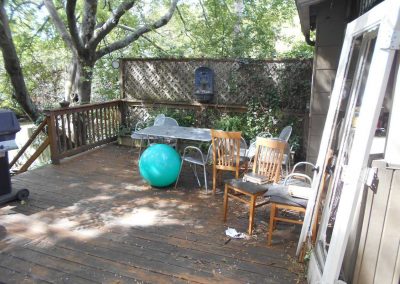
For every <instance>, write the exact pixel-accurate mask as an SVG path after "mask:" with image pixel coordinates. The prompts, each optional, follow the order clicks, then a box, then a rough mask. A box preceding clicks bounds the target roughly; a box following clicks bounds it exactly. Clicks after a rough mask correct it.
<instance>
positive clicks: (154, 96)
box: [122, 59, 311, 105]
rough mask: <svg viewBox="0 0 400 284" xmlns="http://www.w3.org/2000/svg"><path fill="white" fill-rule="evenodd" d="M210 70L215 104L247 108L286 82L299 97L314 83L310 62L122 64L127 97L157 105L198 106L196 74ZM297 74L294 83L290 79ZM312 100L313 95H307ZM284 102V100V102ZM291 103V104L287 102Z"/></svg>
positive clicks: (150, 61)
mask: <svg viewBox="0 0 400 284" xmlns="http://www.w3.org/2000/svg"><path fill="white" fill-rule="evenodd" d="M200 66H206V67H209V68H211V69H212V70H213V71H214V74H215V86H214V90H215V94H214V98H213V101H212V102H211V103H214V104H224V105H244V104H246V102H247V101H248V100H249V99H250V98H252V97H255V96H261V95H263V94H264V93H265V92H267V91H268V90H269V89H271V88H275V89H276V88H277V86H279V85H281V84H282V80H285V82H284V83H285V86H287V85H288V84H291V85H293V86H292V87H290V86H289V87H288V88H286V89H287V90H286V89H285V90H286V91H288V92H289V94H286V96H288V97H289V98H290V97H291V94H290V92H294V93H293V95H294V96H303V95H304V94H299V93H298V90H300V89H299V88H297V87H296V84H298V85H299V86H302V84H304V81H308V82H309V81H310V80H311V62H310V61H273V62H272V61H247V60H246V61H243V60H242V61H240V60H212V59H193V60H187V59H174V60H172V59H148V60H143V59H124V60H123V61H122V80H123V82H122V86H123V97H124V98H126V99H130V100H145V101H153V102H185V103H192V102H195V98H194V96H193V93H194V71H195V69H196V68H197V67H200ZM291 73H293V76H292V77H293V78H294V80H293V82H288V81H287V79H288V77H290V74H291ZM305 95H306V96H309V91H307V93H306V94H305ZM283 99H284V98H283ZM287 101H288V102H290V100H287Z"/></svg>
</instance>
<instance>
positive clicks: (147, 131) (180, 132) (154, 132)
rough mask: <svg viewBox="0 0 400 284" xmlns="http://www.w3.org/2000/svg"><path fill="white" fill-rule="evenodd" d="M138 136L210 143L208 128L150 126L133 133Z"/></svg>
mask: <svg viewBox="0 0 400 284" xmlns="http://www.w3.org/2000/svg"><path fill="white" fill-rule="evenodd" d="M135 133H136V134H139V135H145V136H157V137H164V138H173V139H184V140H194V141H201V142H210V141H211V132H210V129H208V128H195V127H183V126H150V127H146V128H144V129H141V130H139V131H136V132H135Z"/></svg>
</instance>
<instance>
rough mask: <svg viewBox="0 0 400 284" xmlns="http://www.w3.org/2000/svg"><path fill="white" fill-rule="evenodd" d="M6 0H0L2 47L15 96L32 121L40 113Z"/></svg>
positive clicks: (0, 37)
mask: <svg viewBox="0 0 400 284" xmlns="http://www.w3.org/2000/svg"><path fill="white" fill-rule="evenodd" d="M4 2H5V0H0V48H1V51H2V54H3V60H4V65H5V69H6V71H7V73H8V75H9V76H10V79H11V83H12V85H13V87H14V92H13V96H14V98H15V99H16V100H17V101H18V103H19V104H20V105H21V107H22V108H23V109H24V111H25V112H26V114H27V115H28V116H29V118H30V119H31V120H32V121H36V120H37V119H38V116H39V113H38V110H37V108H36V106H35V105H34V103H33V102H32V99H31V98H30V96H29V94H28V90H27V88H26V84H25V80H24V75H23V73H22V69H21V64H20V61H19V57H18V55H17V52H16V49H15V46H14V42H13V38H12V35H11V30H10V26H9V23H8V16H7V13H6V10H5V8H4Z"/></svg>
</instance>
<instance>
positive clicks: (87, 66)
mask: <svg viewBox="0 0 400 284" xmlns="http://www.w3.org/2000/svg"><path fill="white" fill-rule="evenodd" d="M93 67H94V63H92V62H90V61H86V60H82V59H79V61H78V66H77V74H76V75H77V79H78V95H79V103H80V104H88V103H90V97H91V91H92V78H93Z"/></svg>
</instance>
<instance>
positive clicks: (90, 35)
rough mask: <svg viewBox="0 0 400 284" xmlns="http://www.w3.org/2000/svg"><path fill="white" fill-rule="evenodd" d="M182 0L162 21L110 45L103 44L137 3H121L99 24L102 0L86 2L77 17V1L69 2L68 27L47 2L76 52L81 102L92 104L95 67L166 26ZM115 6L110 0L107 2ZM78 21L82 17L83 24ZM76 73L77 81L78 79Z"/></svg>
mask: <svg viewBox="0 0 400 284" xmlns="http://www.w3.org/2000/svg"><path fill="white" fill-rule="evenodd" d="M178 1H179V0H171V4H170V7H169V9H168V11H167V12H166V13H165V14H164V15H163V16H161V17H160V18H159V19H157V20H155V21H153V22H151V23H144V24H143V25H138V26H137V27H135V28H134V29H133V31H131V32H130V33H128V34H127V35H126V36H125V37H123V38H120V39H117V40H115V41H114V42H112V43H109V44H101V42H102V41H104V40H105V38H106V37H107V35H109V34H110V33H111V31H113V29H115V28H116V27H117V26H118V23H119V21H120V19H121V18H122V17H123V16H126V15H127V12H128V11H129V10H130V9H131V8H132V7H133V6H134V4H135V3H136V1H134V0H126V1H123V2H122V3H120V4H119V6H117V7H116V8H115V9H114V10H113V11H112V13H111V16H110V17H109V18H108V19H107V20H106V21H104V22H98V21H97V13H98V1H97V0H85V1H84V6H83V8H82V9H83V11H82V14H81V15H79V17H78V16H77V7H76V6H77V0H66V5H65V8H64V9H63V10H65V15H66V22H67V23H66V24H65V23H64V22H63V20H62V18H61V17H60V15H59V14H58V12H57V9H56V7H55V5H54V2H53V0H44V4H45V6H46V8H47V10H48V12H49V14H50V17H51V19H52V22H53V24H54V25H55V27H56V29H57V31H58V33H59V34H60V36H61V37H62V39H63V40H64V42H65V44H66V46H67V47H68V48H69V50H71V52H72V68H70V70H71V74H72V76H71V84H74V82H76V85H77V86H76V87H77V91H78V95H79V98H80V102H81V103H82V104H84V103H89V102H90V98H91V89H92V76H93V68H94V65H95V63H96V61H97V60H99V59H100V58H102V57H103V56H105V55H107V54H109V53H111V52H113V51H116V50H119V49H122V48H124V47H127V46H128V45H130V44H131V43H132V42H134V41H136V40H137V39H139V38H140V37H141V36H143V35H144V34H146V33H148V32H151V31H154V30H156V29H158V28H160V27H162V26H165V25H166V24H167V23H168V22H169V20H170V19H171V17H172V15H173V13H174V11H175V9H176V6H177V2H178ZM105 3H107V4H108V6H109V7H110V6H111V4H110V3H111V2H110V1H105ZM78 18H82V20H81V21H80V22H79V19H78ZM75 72H76V78H75V76H74V74H75Z"/></svg>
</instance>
